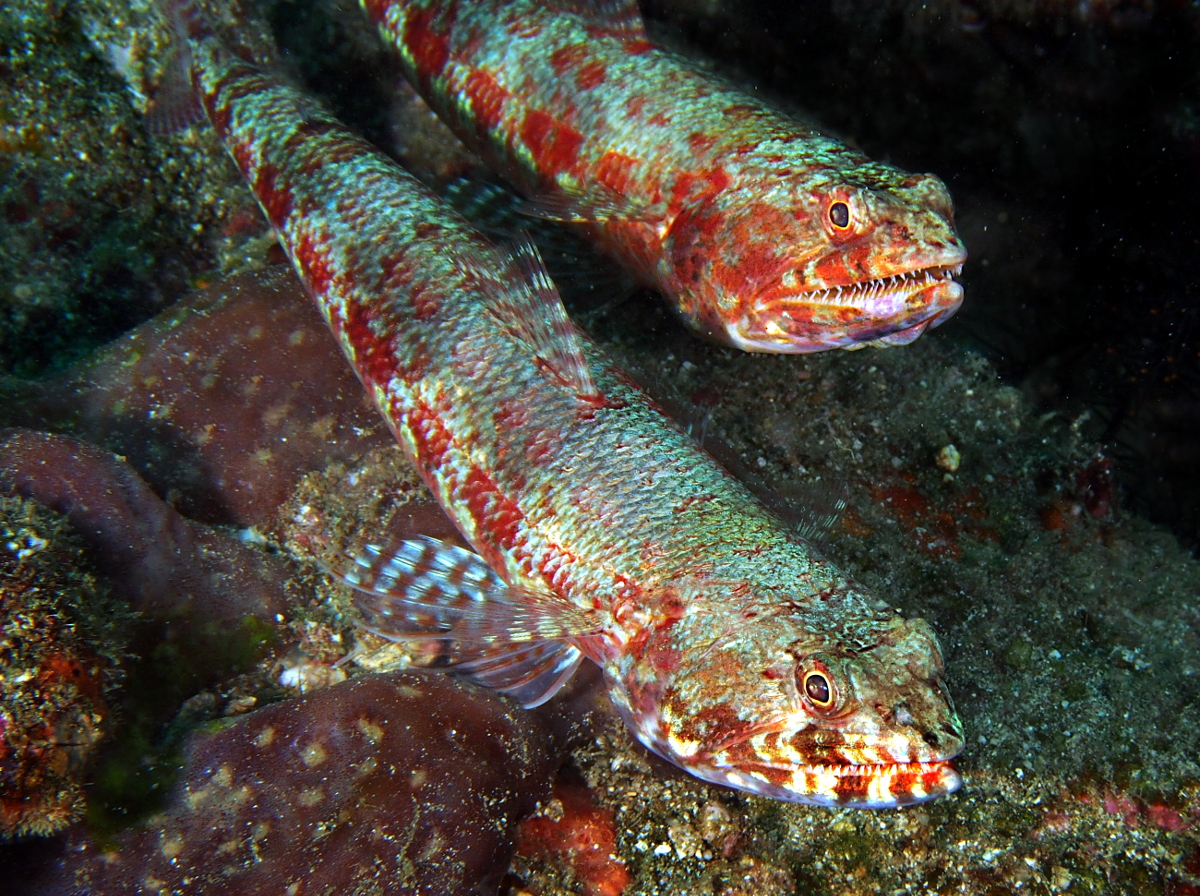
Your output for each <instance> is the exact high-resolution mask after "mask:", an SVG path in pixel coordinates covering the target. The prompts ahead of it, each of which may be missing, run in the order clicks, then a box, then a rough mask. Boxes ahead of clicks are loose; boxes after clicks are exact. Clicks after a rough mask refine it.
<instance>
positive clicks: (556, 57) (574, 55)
mask: <svg viewBox="0 0 1200 896" xmlns="http://www.w3.org/2000/svg"><path fill="white" fill-rule="evenodd" d="M587 56H588V49H587V47H585V46H583V45H582V44H575V45H573V46H570V47H559V48H558V49H557V50H555V51H554V52H553V53H551V54H550V67H551V68H552V69H554V74H556V75H558V76H559V77H560V78H561V77H562V76H563V75H565V74H566V73H567V72H568V71H570V70H571V69H578V68H579V67H580V66H581V65H583V64H584V62H586V61H587Z"/></svg>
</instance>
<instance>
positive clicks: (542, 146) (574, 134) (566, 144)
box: [521, 109, 583, 176]
mask: <svg viewBox="0 0 1200 896" xmlns="http://www.w3.org/2000/svg"><path fill="white" fill-rule="evenodd" d="M521 140H522V141H523V142H524V144H525V145H526V146H527V147H529V152H530V154H532V156H533V162H534V164H535V165H536V166H537V169H538V171H539V173H541V174H542V175H551V176H552V175H554V174H558V173H559V172H563V171H569V170H570V169H571V168H572V167H573V166H574V165H575V162H576V161H577V160H578V158H579V147H580V146H581V145H582V144H583V135H582V134H580V133H579V132H578V131H576V130H574V129H573V128H569V127H566V126H564V125H560V124H558V122H556V121H555V120H554V119H553V118H551V117H550V116H549V115H547V114H546V113H545V112H541V111H538V110H537V109H534V110H532V111H530V112H527V113H525V117H524V118H523V119H521Z"/></svg>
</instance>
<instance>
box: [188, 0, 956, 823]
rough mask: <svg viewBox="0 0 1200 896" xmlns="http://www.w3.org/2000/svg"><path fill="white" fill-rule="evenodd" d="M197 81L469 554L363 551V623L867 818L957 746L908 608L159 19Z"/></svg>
mask: <svg viewBox="0 0 1200 896" xmlns="http://www.w3.org/2000/svg"><path fill="white" fill-rule="evenodd" d="M179 17H180V18H182V19H185V21H183V22H181V23H180V25H179V28H180V30H181V31H182V32H183V33H184V36H185V42H186V44H187V45H188V49H189V54H190V58H189V59H188V60H187V65H188V66H190V72H191V78H192V82H193V88H194V90H195V93H196V95H197V97H198V98H199V99H200V102H201V104H202V106H203V109H204V111H205V113H206V114H207V117H208V119H209V120H210V121H211V123H212V125H213V127H214V128H215V129H216V131H217V133H218V134H219V135H220V137H221V139H222V140H223V141H224V142H225V145H226V146H227V147H228V150H229V153H230V155H231V156H232V157H233V159H234V161H235V162H236V164H237V166H238V168H239V169H240V170H241V172H242V174H243V175H244V177H245V179H246V181H247V183H248V184H249V185H250V187H251V188H252V189H253V191H254V193H255V195H256V196H257V197H258V201H259V203H260V204H261V206H262V208H263V211H264V212H265V213H266V215H267V217H268V218H269V219H270V222H271V224H272V226H273V227H274V228H275V231H276V232H277V234H278V236H279V239H280V241H281V243H282V244H283V246H284V248H285V249H286V251H287V253H288V255H289V256H290V257H291V259H292V262H293V264H294V266H295V268H296V270H297V271H298V273H299V274H300V276H301V277H302V279H303V280H304V283H305V284H306V285H307V287H308V290H309V292H310V293H311V294H312V296H313V298H314V299H315V300H316V302H317V304H318V306H319V307H320V309H321V311H322V312H323V314H324V315H325V317H326V318H327V320H328V322H329V325H330V327H331V329H332V330H333V333H334V335H335V336H336V337H337V340H338V342H339V343H340V345H341V347H342V349H343V350H344V352H345V354H346V356H347V358H348V359H349V361H350V363H351V364H352V365H353V367H354V369H355V370H356V371H357V373H358V375H359V377H360V378H361V379H362V382H363V384H364V385H365V386H366V388H367V389H368V390H369V392H370V394H371V395H372V397H373V398H374V400H375V402H376V404H377V405H378V407H379V410H380V412H381V413H382V415H383V416H384V418H385V419H386V420H387V422H388V423H389V425H390V426H391V428H392V429H393V431H394V432H395V434H396V437H397V439H398V440H399V442H400V444H401V446H402V447H403V449H404V451H405V453H406V454H407V455H408V457H409V458H410V460H411V461H412V463H413V464H414V465H415V467H416V469H417V470H419V471H420V474H421V476H422V477H423V478H424V480H425V482H426V483H427V484H428V486H429V488H430V490H431V491H432V492H433V494H434V495H435V496H436V497H437V499H438V501H440V502H441V504H442V506H443V507H444V508H445V510H446V512H447V513H448V514H449V515H450V516H451V517H452V518H453V519H454V521H455V522H456V523H457V525H458V527H459V528H460V530H461V531H462V533H463V535H464V536H465V538H466V540H467V541H468V542H469V543H470V544H471V545H472V546H473V548H474V551H475V552H470V551H466V550H462V549H460V548H455V547H453V546H450V545H448V544H444V543H442V542H437V541H433V540H417V541H408V542H403V543H401V544H399V545H393V546H391V547H389V548H387V549H381V548H368V549H366V550H365V551H364V552H363V553H362V555H361V556H359V557H358V558H357V561H356V562H353V563H351V564H350V566H349V568H348V569H347V570H346V571H345V572H344V578H346V579H347V580H348V581H350V582H351V583H352V584H354V585H356V586H357V587H358V588H359V589H360V590H361V594H360V597H361V604H362V606H363V607H364V609H365V611H366V613H367V615H368V618H369V623H370V626H371V627H373V628H374V629H375V630H377V631H381V632H383V633H385V634H388V635H389V636H392V637H397V638H407V637H409V636H412V635H417V636H421V635H424V636H426V637H436V638H438V639H440V640H442V641H444V642H445V643H446V645H447V648H446V649H447V651H448V654H449V655H450V656H451V658H452V660H453V661H454V663H455V668H457V669H459V670H460V671H462V672H464V673H465V674H468V675H470V676H472V677H474V678H475V679H476V680H478V681H481V682H483V683H485V684H488V685H490V686H492V687H497V688H500V689H501V690H504V691H507V692H509V693H511V694H513V695H514V696H515V697H517V698H518V699H520V700H522V701H523V702H524V703H525V704H527V705H533V704H536V703H538V702H541V701H542V700H544V699H546V698H547V697H549V696H550V695H551V694H553V692H554V691H555V690H557V688H558V687H559V686H560V685H561V684H562V683H563V682H564V681H565V680H566V679H567V678H568V677H569V676H570V674H571V673H572V672H573V671H574V669H575V668H576V666H577V665H578V663H579V662H580V661H581V659H582V658H583V657H587V658H590V659H591V660H594V661H595V662H597V663H599V664H600V665H601V666H602V667H603V669H604V674H605V677H606V681H607V687H608V688H609V691H610V693H611V695H612V699H613V702H614V703H615V704H616V706H617V707H618V708H619V710H620V712H621V713H622V715H623V716H624V718H625V720H626V721H627V723H628V725H629V727H630V728H631V729H632V730H633V732H634V733H635V734H636V735H637V737H638V738H639V739H641V741H642V742H643V743H645V744H646V745H647V746H649V747H650V748H651V749H653V750H655V751H656V752H658V753H660V754H661V755H662V756H664V757H666V758H667V759H669V760H671V761H672V762H675V763H677V764H678V765H680V766H682V767H683V768H684V769H686V770H687V771H689V772H691V773H692V774H694V775H697V776H699V777H701V778H704V779H707V780H710V781H715V782H719V783H721V784H727V785H730V786H733V787H738V788H742V789H744V790H748V791H752V792H754V793H760V794H766V795H768V796H771V797H776V798H778V799H783V800H794V801H798V802H807V803H815V804H823V805H848V806H869V807H886V806H897V805H905V804H909V803H915V802H919V801H922V800H927V799H930V798H933V797H936V796H940V795H942V794H946V793H949V792H951V791H953V790H955V789H956V788H958V786H959V784H960V778H959V776H958V773H957V772H956V771H955V769H954V767H953V765H952V764H950V762H949V760H950V759H951V758H952V757H953V756H954V755H955V754H956V753H958V751H959V749H960V748H961V746H962V736H961V733H960V727H959V722H958V719H957V717H956V716H955V713H954V710H953V709H952V707H951V704H950V701H949V698H948V696H947V694H946V691H945V690H944V688H943V686H942V682H941V674H942V658H941V655H940V653H939V649H938V645H937V641H936V640H935V638H934V635H933V633H932V631H931V630H930V628H929V626H928V625H927V624H926V623H925V622H924V621H923V620H905V619H903V618H901V617H900V616H899V615H898V614H897V613H896V612H895V611H894V610H892V609H890V608H889V607H888V606H887V605H886V604H885V603H883V602H882V601H881V600H879V599H877V598H875V597H873V596H871V595H869V594H867V593H865V592H864V591H863V590H862V589H861V588H860V587H859V586H858V585H856V584H855V583H854V582H852V581H851V580H850V579H848V578H847V577H846V576H845V575H843V574H842V573H841V572H839V571H838V570H837V569H835V568H834V567H833V566H831V565H830V564H829V563H828V562H826V561H825V560H823V559H821V558H820V557H818V556H817V555H816V554H815V553H814V551H813V549H812V548H811V547H810V546H809V545H808V544H806V543H805V542H804V541H803V540H802V539H800V538H799V537H798V536H797V535H795V534H794V533H793V532H792V531H791V530H790V529H789V528H788V527H787V526H785V525H784V524H783V523H781V522H780V521H779V520H778V519H777V518H775V517H774V516H773V515H772V514H771V513H770V512H768V511H767V510H766V509H765V508H764V507H763V506H762V505H761V504H760V503H759V502H758V501H757V500H756V499H755V498H754V497H753V496H752V495H751V494H750V493H749V492H748V491H747V490H746V489H745V488H744V487H743V486H742V485H741V484H740V483H739V482H738V481H737V480H736V479H734V478H733V477H731V476H730V475H728V474H727V473H726V472H725V471H724V470H723V469H722V468H721V467H720V466H718V465H717V464H716V463H715V462H714V461H713V460H712V459H711V458H710V457H709V456H708V455H707V454H705V453H704V452H703V451H701V450H700V449H699V448H698V447H697V446H696V445H695V444H694V443H693V441H692V440H691V439H690V438H689V437H688V436H687V435H686V434H685V433H684V432H683V431H682V430H681V429H680V428H679V427H678V426H676V425H675V424H674V423H673V422H672V421H671V420H670V419H669V418H668V417H667V416H666V415H665V414H664V413H663V412H662V410H660V409H659V408H658V407H657V406H656V405H655V404H654V403H653V402H652V401H651V400H650V399H649V398H647V396H646V395H645V394H644V393H643V392H642V391H641V390H640V389H639V388H638V387H637V386H636V385H635V384H634V383H632V382H631V381H630V379H629V378H628V377H627V376H626V375H624V374H623V373H622V372H621V371H620V370H619V369H617V368H616V367H615V366H614V365H613V364H612V362H611V361H610V360H609V359H608V358H607V357H605V355H604V354H603V353H602V352H601V351H600V350H599V349H598V348H597V347H596V346H595V345H594V344H592V343H591V342H590V341H589V340H588V339H587V338H586V337H585V336H584V335H583V334H582V333H580V332H579V331H578V330H577V329H576V328H575V327H574V325H573V324H572V323H571V322H570V320H569V319H568V318H567V316H566V313H565V311H564V309H563V307H562V305H561V303H560V302H559V300H558V297H557V293H556V292H555V290H554V287H553V285H552V284H551V283H550V281H549V279H548V278H547V277H546V275H545V273H544V271H543V270H542V269H541V268H540V267H539V262H538V261H537V257H536V254H534V253H533V252H532V251H531V250H528V249H518V250H517V251H515V252H513V253H506V252H502V251H499V250H498V249H497V248H495V247H494V246H493V245H492V244H490V243H489V242H487V241H486V240H485V239H484V238H483V237H482V236H481V235H480V234H479V233H478V232H476V231H475V230H474V229H473V228H472V227H471V226H470V225H469V224H468V223H467V222H466V221H464V220H463V219H461V218H460V217H458V216H457V215H456V214H455V213H454V212H452V211H451V210H449V208H448V207H447V206H446V205H444V204H443V203H442V202H441V201H439V200H438V199H437V198H436V197H435V196H434V195H432V194H431V193H429V192H428V191H426V190H425V189H424V188H423V187H421V186H420V185H419V184H418V183H417V182H416V181H415V180H414V179H413V178H411V177H410V176H409V175H407V174H406V173H405V172H404V171H403V170H401V169H399V168H398V167H397V166H396V165H395V164H393V163H392V162H391V161H389V160H388V159H386V158H385V157H384V156H382V155H381V154H380V153H378V152H377V151H375V150H374V149H373V148H372V147H371V146H370V145H368V144H367V143H365V142H364V141H362V140H361V139H360V138H358V137H356V136H354V135H353V134H351V133H350V132H349V131H347V130H346V129H344V128H343V127H342V126H341V125H339V124H338V122H337V121H335V120H334V118H333V117H332V116H331V115H330V114H329V113H328V112H326V111H325V110H323V109H322V108H320V107H319V106H318V105H317V104H316V103H314V102H313V101H311V100H309V99H307V98H306V97H304V96H303V95H302V94H300V93H299V92H297V91H296V90H294V89H293V88H291V87H290V86H287V85H286V84H284V83H283V82H282V81H280V80H277V79H276V78H274V77H273V76H272V75H271V74H269V73H268V72H266V71H264V70H262V69H260V68H257V67H255V66H254V65H252V64H250V63H247V62H245V61H243V60H242V59H240V58H237V57H236V56H234V55H231V54H230V53H229V52H227V51H226V50H225V49H224V47H223V45H222V44H221V43H220V42H219V41H218V39H217V38H216V37H214V36H212V35H211V34H210V33H209V32H208V31H207V30H206V29H205V28H204V27H203V24H202V23H198V22H197V21H195V16H194V15H191V16H179Z"/></svg>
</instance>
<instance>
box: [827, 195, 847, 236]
mask: <svg viewBox="0 0 1200 896" xmlns="http://www.w3.org/2000/svg"><path fill="white" fill-rule="evenodd" d="M829 223H830V224H832V225H833V226H834V228H835V229H836V230H846V229H847V228H848V227H849V226H850V206H849V205H847V204H846V203H845V202H842V201H841V200H840V199H839V200H838V201H837V202H835V203H833V204H832V205H830V206H829Z"/></svg>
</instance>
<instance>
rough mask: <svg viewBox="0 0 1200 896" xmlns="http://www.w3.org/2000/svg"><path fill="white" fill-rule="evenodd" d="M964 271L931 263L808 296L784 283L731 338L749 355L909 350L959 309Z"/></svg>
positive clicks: (743, 320)
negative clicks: (868, 348) (887, 348)
mask: <svg viewBox="0 0 1200 896" xmlns="http://www.w3.org/2000/svg"><path fill="white" fill-rule="evenodd" d="M962 267H963V266H962V262H956V263H953V264H941V265H933V266H930V267H925V268H919V269H917V270H913V271H907V272H905V273H900V274H893V275H892V276H890V277H881V278H878V279H875V280H864V281H860V282H858V283H853V284H848V285H846V286H831V287H826V288H823V289H813V290H807V291H805V292H795V291H788V290H787V289H786V283H785V282H784V281H781V282H780V284H779V288H776V289H770V290H767V292H766V294H765V295H766V297H765V298H763V299H761V300H760V301H758V302H757V303H756V304H755V305H754V306H753V307H752V309H751V310H750V312H749V313H747V314H745V315H744V316H743V317H742V318H741V319H740V320H739V321H738V322H737V324H736V325H734V326H732V327H730V329H729V338H730V339H731V341H733V343H734V344H735V345H737V346H738V347H740V348H742V349H744V350H746V351H759V352H783V353H795V354H799V353H804V352H818V351H826V350H828V349H834V348H846V349H857V348H862V347H863V346H865V345H880V346H887V345H904V344H907V343H909V342H912V341H913V340H914V339H916V338H917V337H918V336H920V335H921V333H923V332H924V331H925V330H926V329H927V328H929V327H930V326H938V325H939V324H941V323H942V322H944V321H945V320H947V319H949V318H950V317H951V316H953V314H954V313H955V312H956V311H957V310H958V308H959V306H960V305H961V304H962V300H963V288H962V286H961V285H960V284H959V283H958V282H957V280H956V279H955V278H956V277H958V276H959V274H961V273H962Z"/></svg>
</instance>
